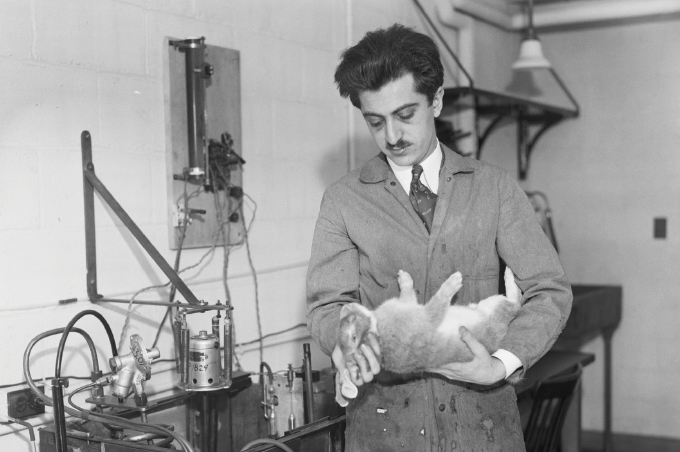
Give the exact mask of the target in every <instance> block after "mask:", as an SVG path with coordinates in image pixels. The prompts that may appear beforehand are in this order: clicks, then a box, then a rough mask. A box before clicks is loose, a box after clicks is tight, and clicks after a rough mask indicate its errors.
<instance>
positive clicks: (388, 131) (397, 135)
mask: <svg viewBox="0 0 680 452" xmlns="http://www.w3.org/2000/svg"><path fill="white" fill-rule="evenodd" d="M401 136H402V132H401V128H400V127H399V126H398V125H397V124H395V123H394V121H387V123H386V124H385V141H387V144H389V145H392V146H394V145H396V144H397V143H398V142H399V140H401Z"/></svg>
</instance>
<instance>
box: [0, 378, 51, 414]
mask: <svg viewBox="0 0 680 452" xmlns="http://www.w3.org/2000/svg"><path fill="white" fill-rule="evenodd" d="M38 389H40V390H41V391H43V392H44V386H38ZM44 413H45V404H44V403H43V401H42V400H41V399H40V397H38V396H37V395H36V394H35V393H33V391H32V390H31V388H24V389H16V390H14V391H5V390H2V391H0V416H3V417H7V416H9V417H13V418H17V419H26V418H29V417H32V416H39V415H41V414H44Z"/></svg>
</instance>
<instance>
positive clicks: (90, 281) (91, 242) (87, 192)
mask: <svg viewBox="0 0 680 452" xmlns="http://www.w3.org/2000/svg"><path fill="white" fill-rule="evenodd" d="M80 145H81V148H82V158H83V198H84V199H83V200H84V207H85V265H86V268H87V276H86V278H87V279H86V283H87V295H88V297H89V298H90V300H95V299H96V298H97V297H99V294H98V293H97V241H96V234H95V222H94V187H92V184H90V183H89V181H88V180H87V177H86V176H85V171H86V168H87V166H88V165H91V164H92V140H91V139H90V133H89V132H88V131H87V130H86V131H84V132H83V133H81V134H80Z"/></svg>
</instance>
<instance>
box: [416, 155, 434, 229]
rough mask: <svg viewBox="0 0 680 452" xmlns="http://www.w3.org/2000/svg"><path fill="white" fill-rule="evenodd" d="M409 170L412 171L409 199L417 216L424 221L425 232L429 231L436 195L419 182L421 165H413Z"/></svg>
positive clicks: (421, 170) (421, 171)
mask: <svg viewBox="0 0 680 452" xmlns="http://www.w3.org/2000/svg"><path fill="white" fill-rule="evenodd" d="M411 172H412V173H413V179H411V192H410V193H409V199H410V200H411V205H413V208H414V209H415V210H416V212H417V213H418V216H419V217H420V219H421V220H423V223H425V227H426V228H427V232H430V229H431V228H432V220H433V219H434V208H435V206H436V205H437V195H435V194H434V193H432V192H431V191H430V189H429V188H427V187H426V186H425V185H423V184H421V183H420V175H421V174H422V173H423V167H422V166H420V165H414V166H413V169H412V170H411Z"/></svg>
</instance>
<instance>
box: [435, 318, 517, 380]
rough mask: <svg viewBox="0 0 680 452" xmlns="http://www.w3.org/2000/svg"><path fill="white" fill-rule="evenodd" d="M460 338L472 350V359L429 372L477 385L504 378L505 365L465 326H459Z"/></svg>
mask: <svg viewBox="0 0 680 452" xmlns="http://www.w3.org/2000/svg"><path fill="white" fill-rule="evenodd" d="M460 338H461V339H462V340H463V342H465V343H466V344H467V346H468V347H469V348H470V351H471V352H472V355H473V358H472V361H468V362H465V363H449V364H445V365H443V366H441V367H437V368H434V369H428V371H429V372H432V373H436V374H440V375H443V376H444V377H446V378H449V379H451V380H458V381H464V382H467V383H475V384H479V385H490V384H493V383H496V382H498V381H501V380H502V379H504V378H505V365H503V362H502V361H501V360H500V359H497V358H494V357H493V356H491V355H490V354H489V352H488V351H486V348H485V347H484V346H483V345H482V344H481V343H480V342H479V341H478V340H477V339H475V338H474V336H472V334H471V333H470V331H468V330H467V328H465V327H460Z"/></svg>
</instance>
